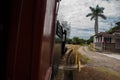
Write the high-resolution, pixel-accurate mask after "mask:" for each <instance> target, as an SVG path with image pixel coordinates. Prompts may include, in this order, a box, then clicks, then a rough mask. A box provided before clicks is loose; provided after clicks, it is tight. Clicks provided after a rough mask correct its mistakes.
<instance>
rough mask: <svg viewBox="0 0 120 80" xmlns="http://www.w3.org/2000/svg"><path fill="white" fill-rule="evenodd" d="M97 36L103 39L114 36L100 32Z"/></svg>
mask: <svg viewBox="0 0 120 80" xmlns="http://www.w3.org/2000/svg"><path fill="white" fill-rule="evenodd" d="M95 36H103V37H112V36H113V35H112V34H109V33H107V32H100V33H98V34H96V35H95Z"/></svg>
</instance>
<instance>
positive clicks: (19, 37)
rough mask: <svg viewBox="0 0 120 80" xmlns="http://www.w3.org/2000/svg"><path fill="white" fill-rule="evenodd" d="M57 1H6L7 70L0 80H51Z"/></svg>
mask: <svg viewBox="0 0 120 80" xmlns="http://www.w3.org/2000/svg"><path fill="white" fill-rule="evenodd" d="M6 1H7V0H6ZM8 1H9V0H8ZM57 1H58V0H10V1H9V2H10V5H9V8H10V9H9V12H10V13H9V18H7V19H8V25H7V26H8V40H7V41H6V43H7V44H6V46H7V48H6V65H4V66H5V67H6V69H5V70H4V71H5V74H4V77H3V80H48V79H49V78H50V75H51V62H52V56H53V45H54V34H55V21H56V5H57Z"/></svg>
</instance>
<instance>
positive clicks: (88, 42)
mask: <svg viewBox="0 0 120 80" xmlns="http://www.w3.org/2000/svg"><path fill="white" fill-rule="evenodd" d="M90 43H93V36H91V37H90V38H89V39H88V40H87V44H90Z"/></svg>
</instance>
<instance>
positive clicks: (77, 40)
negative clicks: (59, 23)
mask: <svg viewBox="0 0 120 80" xmlns="http://www.w3.org/2000/svg"><path fill="white" fill-rule="evenodd" d="M66 42H67V43H68V44H81V45H82V44H85V42H86V40H84V39H80V38H78V37H73V38H72V39H67V41H66Z"/></svg>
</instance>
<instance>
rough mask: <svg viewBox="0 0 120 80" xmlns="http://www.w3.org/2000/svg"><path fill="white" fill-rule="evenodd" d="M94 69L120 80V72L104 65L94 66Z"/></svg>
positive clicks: (114, 79)
mask: <svg viewBox="0 0 120 80" xmlns="http://www.w3.org/2000/svg"><path fill="white" fill-rule="evenodd" d="M95 69H96V70H97V71H99V72H101V73H103V74H104V75H106V76H108V77H111V78H112V79H113V80H120V74H119V73H117V72H115V71H112V70H109V69H107V68H104V67H95Z"/></svg>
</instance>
